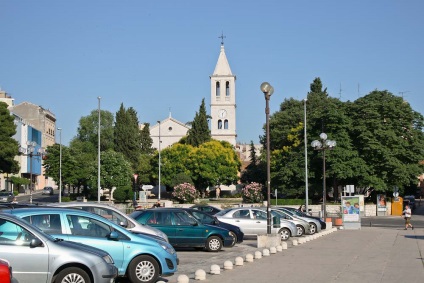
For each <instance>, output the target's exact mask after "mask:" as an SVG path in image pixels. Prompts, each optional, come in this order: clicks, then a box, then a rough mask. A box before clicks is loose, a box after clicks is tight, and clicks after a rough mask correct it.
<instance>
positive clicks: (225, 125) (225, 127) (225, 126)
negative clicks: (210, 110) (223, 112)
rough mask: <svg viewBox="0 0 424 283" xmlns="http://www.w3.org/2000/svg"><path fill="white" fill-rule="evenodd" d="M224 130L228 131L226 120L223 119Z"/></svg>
mask: <svg viewBox="0 0 424 283" xmlns="http://www.w3.org/2000/svg"><path fill="white" fill-rule="evenodd" d="M224 129H226V130H228V120H227V119H225V121H224Z"/></svg>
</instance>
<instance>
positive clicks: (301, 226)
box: [271, 208, 311, 237]
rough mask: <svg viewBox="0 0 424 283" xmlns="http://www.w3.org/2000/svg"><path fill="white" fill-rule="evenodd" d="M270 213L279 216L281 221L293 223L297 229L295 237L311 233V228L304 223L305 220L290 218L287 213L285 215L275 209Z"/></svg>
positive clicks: (283, 212)
mask: <svg viewBox="0 0 424 283" xmlns="http://www.w3.org/2000/svg"><path fill="white" fill-rule="evenodd" d="M271 211H274V212H275V213H277V214H278V215H280V217H281V218H282V219H285V220H288V221H290V222H293V223H294V224H295V225H296V228H297V236H299V237H300V236H303V235H304V234H311V232H310V231H311V227H310V225H309V223H308V222H306V221H305V220H302V219H299V218H297V217H295V216H292V215H290V214H289V213H287V212H285V211H283V210H279V209H277V208H272V209H271Z"/></svg>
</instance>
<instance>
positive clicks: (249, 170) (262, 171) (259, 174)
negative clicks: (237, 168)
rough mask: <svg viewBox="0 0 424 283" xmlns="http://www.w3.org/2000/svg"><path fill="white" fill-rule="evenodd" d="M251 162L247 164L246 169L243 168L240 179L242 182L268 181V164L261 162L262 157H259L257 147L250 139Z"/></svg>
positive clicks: (262, 182) (263, 182) (261, 182)
mask: <svg viewBox="0 0 424 283" xmlns="http://www.w3.org/2000/svg"><path fill="white" fill-rule="evenodd" d="M249 153H250V154H249V157H250V163H249V165H247V166H246V169H245V170H243V172H242V174H241V177H240V181H241V182H242V183H246V184H249V183H252V182H256V183H260V184H265V181H266V166H264V165H266V164H265V162H260V159H258V157H257V153H256V148H255V145H254V143H253V141H250V149H249Z"/></svg>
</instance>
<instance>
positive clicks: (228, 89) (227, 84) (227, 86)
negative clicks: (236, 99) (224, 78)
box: [225, 82, 230, 96]
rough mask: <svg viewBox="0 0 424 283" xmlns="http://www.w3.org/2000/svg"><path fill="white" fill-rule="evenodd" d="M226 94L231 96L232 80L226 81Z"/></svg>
mask: <svg viewBox="0 0 424 283" xmlns="http://www.w3.org/2000/svg"><path fill="white" fill-rule="evenodd" d="M225 95H226V96H230V82H226V83H225Z"/></svg>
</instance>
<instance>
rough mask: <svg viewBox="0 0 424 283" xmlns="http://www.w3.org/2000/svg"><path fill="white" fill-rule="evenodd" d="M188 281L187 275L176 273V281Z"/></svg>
mask: <svg viewBox="0 0 424 283" xmlns="http://www.w3.org/2000/svg"><path fill="white" fill-rule="evenodd" d="M188 281H189V279H188V276H187V275H185V274H181V275H178V277H177V283H188Z"/></svg>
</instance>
